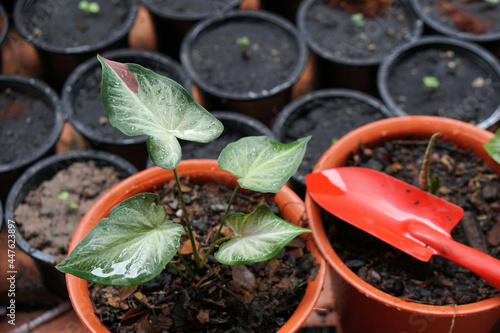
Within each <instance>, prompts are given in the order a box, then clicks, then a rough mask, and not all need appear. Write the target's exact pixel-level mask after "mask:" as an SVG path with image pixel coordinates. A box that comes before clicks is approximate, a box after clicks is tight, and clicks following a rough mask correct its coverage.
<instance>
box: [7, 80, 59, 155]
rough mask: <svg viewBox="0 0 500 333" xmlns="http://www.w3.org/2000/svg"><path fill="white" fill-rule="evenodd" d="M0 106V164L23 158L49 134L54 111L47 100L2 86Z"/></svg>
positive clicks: (52, 125)
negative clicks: (0, 150) (0, 148)
mask: <svg viewBox="0 0 500 333" xmlns="http://www.w3.org/2000/svg"><path fill="white" fill-rule="evenodd" d="M0 108H1V109H0V147H2V153H1V154H0V164H7V163H12V162H14V161H16V160H21V159H25V158H27V156H30V155H31V154H33V153H34V152H36V151H37V150H38V149H39V148H40V147H41V146H42V145H43V144H44V142H45V140H46V138H47V137H48V136H50V134H51V132H52V129H53V127H54V124H55V113H54V110H53V109H52V108H51V106H50V103H48V101H44V100H43V99H41V98H40V97H38V96H36V95H34V94H32V93H30V92H27V91H25V90H23V89H20V88H19V89H12V88H3V89H2V90H1V92H0Z"/></svg>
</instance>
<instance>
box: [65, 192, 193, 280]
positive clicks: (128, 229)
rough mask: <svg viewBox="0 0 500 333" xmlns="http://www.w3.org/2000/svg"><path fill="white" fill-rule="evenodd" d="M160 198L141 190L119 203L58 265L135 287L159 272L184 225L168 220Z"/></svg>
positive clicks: (90, 277)
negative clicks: (159, 203) (158, 201)
mask: <svg viewBox="0 0 500 333" xmlns="http://www.w3.org/2000/svg"><path fill="white" fill-rule="evenodd" d="M157 197H158V196H157V195H156V194H153V193H141V194H137V195H135V196H133V197H131V198H128V199H126V200H124V201H122V202H121V203H119V204H118V205H116V206H115V207H114V208H113V209H111V211H110V212H109V217H107V218H103V219H102V220H100V221H99V222H98V223H97V224H96V226H95V227H94V228H93V229H92V230H91V231H90V232H89V233H88V234H87V236H85V238H84V239H83V240H82V241H81V242H80V243H79V244H78V245H77V246H76V247H75V248H74V249H73V251H71V253H70V254H69V256H68V258H66V260H64V261H63V262H61V263H60V264H59V265H57V266H56V268H57V269H58V270H60V271H61V272H63V273H69V274H72V275H75V276H77V277H80V278H82V279H85V280H88V281H93V282H97V283H101V284H108V285H115V286H135V285H138V284H141V283H143V282H146V281H149V280H151V279H152V278H154V277H155V276H157V275H158V274H160V272H161V271H162V270H163V268H164V267H165V265H166V264H167V263H168V262H169V261H170V260H171V259H172V258H173V257H174V255H175V254H176V253H177V249H178V248H179V246H180V237H181V235H182V233H183V231H184V229H183V228H182V226H180V225H179V224H175V223H173V222H172V221H169V220H166V219H165V217H166V211H165V207H164V206H163V205H156V204H155V202H154V201H155V199H156V198H157Z"/></svg>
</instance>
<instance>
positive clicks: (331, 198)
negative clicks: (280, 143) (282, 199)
mask: <svg viewBox="0 0 500 333" xmlns="http://www.w3.org/2000/svg"><path fill="white" fill-rule="evenodd" d="M306 186H307V191H308V192H309V194H310V195H311V197H312V198H313V199H314V201H315V202H316V203H317V204H318V205H320V206H321V207H323V208H324V209H326V210H327V211H328V212H330V213H331V214H333V215H335V216H337V217H339V218H341V219H342V220H345V221H346V222H349V223H350V224H352V225H354V226H356V227H357V228H359V229H361V230H364V231H366V232H368V233H370V234H371V235H373V236H375V237H377V238H379V239H381V240H383V241H384V242H386V243H388V244H391V245H392V246H394V247H396V248H398V249H400V250H401V251H404V252H406V253H408V254H410V255H412V256H413V257H415V258H417V259H420V260H422V261H428V260H429V259H430V257H431V256H432V255H434V254H437V255H440V256H442V257H444V258H447V259H449V260H452V261H454V262H455V263H457V264H459V265H461V266H463V267H465V268H467V269H469V270H470V271H472V272H474V273H475V274H477V275H478V276H480V277H482V278H483V279H485V280H486V281H488V282H489V283H490V284H491V285H492V286H494V287H495V288H497V289H499V290H500V260H497V259H495V258H493V257H491V256H489V255H487V254H485V253H483V252H481V251H478V250H476V249H473V248H471V247H468V246H466V245H463V244H461V243H458V242H456V241H454V240H453V239H452V238H451V235H450V232H451V229H453V228H454V227H455V225H456V224H457V223H458V221H460V219H461V218H462V216H463V215H464V211H463V209H462V208H460V207H458V206H456V205H454V204H452V203H450V202H448V201H446V200H443V199H441V198H438V197H436V196H434V195H432V194H430V193H428V192H425V191H423V190H421V189H419V188H417V187H415V186H412V185H410V184H407V183H405V182H403V181H401V180H399V179H396V178H394V177H391V176H389V175H387V174H385V173H382V172H379V171H375V170H372V169H367V168H361V167H341V168H334V169H328V170H324V171H321V172H318V173H311V174H308V175H307V176H306Z"/></svg>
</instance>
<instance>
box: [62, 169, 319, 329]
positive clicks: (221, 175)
mask: <svg viewBox="0 0 500 333" xmlns="http://www.w3.org/2000/svg"><path fill="white" fill-rule="evenodd" d="M177 173H178V174H179V175H182V176H189V177H190V180H191V181H192V182H194V183H197V184H204V183H216V184H219V185H222V186H227V187H229V188H231V187H232V188H234V187H235V186H236V178H235V177H234V176H233V175H231V174H230V173H229V172H226V171H224V170H221V169H219V167H218V166H217V161H216V160H186V161H182V162H181V164H180V165H179V166H178V167H177ZM173 177H174V176H173V172H172V171H167V170H164V169H161V168H159V167H152V168H149V169H146V170H144V171H141V172H139V173H137V174H135V175H133V176H131V177H129V178H127V179H125V180H124V181H122V182H120V183H119V184H117V185H116V186H115V187H113V188H112V189H111V190H109V191H108V192H107V193H106V194H105V195H103V196H102V197H101V198H100V199H99V200H98V201H97V202H96V203H95V204H94V205H93V206H92V207H91V208H90V210H89V211H88V212H87V214H86V215H85V216H84V218H83V219H82V221H81V222H80V224H79V226H78V228H77V229H76V231H75V233H74V235H73V238H72V240H71V244H70V248H69V251H70V252H71V250H72V249H73V248H74V247H75V246H76V244H78V243H79V242H80V241H81V240H82V239H83V238H84V237H85V235H87V233H88V232H89V231H90V230H91V229H92V228H93V227H94V225H95V224H96V223H97V222H98V221H99V220H100V219H101V218H103V217H106V216H107V215H108V212H109V211H110V210H111V208H113V207H114V206H115V205H117V204H118V203H120V202H121V201H123V200H124V199H126V198H129V197H131V196H133V195H135V194H138V193H142V192H148V191H154V190H156V189H158V188H161V187H162V186H163V184H164V183H166V182H168V181H169V180H171V179H172V178H173ZM275 202H276V203H277V204H278V207H279V209H280V211H281V214H282V217H283V218H284V219H286V220H288V221H291V222H292V223H295V224H300V221H301V219H302V218H303V217H304V214H305V207H304V203H303V201H302V200H301V199H300V198H299V197H298V196H297V195H296V194H295V193H294V192H293V191H292V190H291V189H290V188H288V187H286V186H285V187H283V189H282V190H281V191H279V192H278V193H277V194H276V196H275ZM308 235H310V234H308ZM304 237H306V244H307V248H308V249H309V250H310V251H311V253H312V255H313V256H314V257H315V258H316V263H317V264H319V265H320V268H319V271H318V274H317V276H316V277H315V278H314V279H313V280H310V281H309V283H308V285H307V289H306V293H305V296H304V298H303V299H302V301H301V302H300V304H299V306H298V308H297V309H296V310H295V312H294V314H293V315H292V317H291V318H290V319H289V320H288V321H287V322H286V323H285V325H284V326H283V327H282V328H281V329H280V330H279V331H278V333H287V332H296V331H297V330H298V329H299V328H300V327H301V326H302V324H303V323H304V321H305V320H306V319H307V317H308V316H309V314H310V313H311V311H312V310H313V307H314V306H315V304H316V301H317V300H318V298H319V295H320V293H321V291H322V289H323V283H324V280H325V275H326V263H325V261H324V259H323V258H322V257H321V255H320V253H319V251H318V250H317V248H316V247H315V245H314V242H313V240H312V237H311V236H306V235H305V236H304ZM66 282H67V286H68V292H69V297H70V299H71V303H72V304H73V308H74V309H75V311H76V313H77V315H78V316H79V317H80V320H81V321H82V322H83V324H84V325H85V326H86V327H87V329H88V330H89V331H91V332H109V331H108V329H107V328H106V327H104V326H103V325H102V324H101V321H100V320H99V318H98V317H97V316H96V315H95V313H94V307H93V306H92V303H91V301H90V296H89V290H88V288H87V281H85V280H83V279H80V278H77V277H75V276H73V275H69V274H67V275H66Z"/></svg>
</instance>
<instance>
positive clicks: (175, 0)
mask: <svg viewBox="0 0 500 333" xmlns="http://www.w3.org/2000/svg"><path fill="white" fill-rule="evenodd" d="M148 3H150V4H151V5H152V6H155V7H157V8H158V9H160V10H164V11H173V12H179V13H211V12H213V13H217V12H218V11H220V10H221V9H224V8H226V7H227V6H228V5H230V4H231V3H234V0H169V1H164V0H148Z"/></svg>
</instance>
